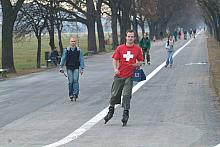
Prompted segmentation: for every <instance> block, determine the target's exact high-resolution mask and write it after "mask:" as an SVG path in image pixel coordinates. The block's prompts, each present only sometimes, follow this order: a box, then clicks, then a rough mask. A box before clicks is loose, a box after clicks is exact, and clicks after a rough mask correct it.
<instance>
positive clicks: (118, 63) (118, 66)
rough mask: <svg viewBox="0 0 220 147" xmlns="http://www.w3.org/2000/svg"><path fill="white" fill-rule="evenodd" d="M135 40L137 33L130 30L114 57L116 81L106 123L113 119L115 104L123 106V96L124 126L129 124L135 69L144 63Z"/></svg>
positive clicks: (105, 118) (113, 85)
mask: <svg viewBox="0 0 220 147" xmlns="http://www.w3.org/2000/svg"><path fill="white" fill-rule="evenodd" d="M134 40H135V32H134V31H133V30H128V31H127V32H126V43H125V44H122V45H119V46H118V47H117V49H116V50H115V52H114V54H113V55H112V58H113V68H114V81H113V84H112V89H111V99H110V101H109V103H110V106H109V112H108V114H107V115H106V116H105V117H104V120H105V123H107V122H108V121H109V120H110V119H111V118H112V117H113V114H114V108H115V104H121V95H123V100H122V107H123V108H124V111H123V116H122V120H121V121H122V124H123V126H125V125H126V124H127V121H128V118H129V109H130V101H131V96H132V87H133V81H132V76H133V73H134V70H135V68H137V67H138V66H141V65H142V63H143V56H142V51H141V48H140V47H139V46H138V45H136V44H134Z"/></svg>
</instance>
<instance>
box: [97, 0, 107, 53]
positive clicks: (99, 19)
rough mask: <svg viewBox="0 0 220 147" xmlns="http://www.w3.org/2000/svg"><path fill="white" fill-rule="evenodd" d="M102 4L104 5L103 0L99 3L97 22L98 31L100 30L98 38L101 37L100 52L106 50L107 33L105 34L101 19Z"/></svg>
mask: <svg viewBox="0 0 220 147" xmlns="http://www.w3.org/2000/svg"><path fill="white" fill-rule="evenodd" d="M101 6H102V1H100V0H99V1H98V4H97V15H96V22H97V31H98V39H99V52H104V51H105V35H104V31H103V26H102V21H101Z"/></svg>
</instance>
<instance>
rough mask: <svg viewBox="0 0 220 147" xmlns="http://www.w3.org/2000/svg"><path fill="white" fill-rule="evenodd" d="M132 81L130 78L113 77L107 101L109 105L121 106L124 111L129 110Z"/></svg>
mask: <svg viewBox="0 0 220 147" xmlns="http://www.w3.org/2000/svg"><path fill="white" fill-rule="evenodd" d="M132 87H133V81H132V78H131V77H130V78H119V77H114V81H113V84H112V89H111V99H110V101H109V103H110V105H112V106H113V105H115V104H121V95H122V96H123V99H122V107H123V108H124V110H129V109H130V101H131V96H132Z"/></svg>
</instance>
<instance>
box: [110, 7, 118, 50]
mask: <svg viewBox="0 0 220 147" xmlns="http://www.w3.org/2000/svg"><path fill="white" fill-rule="evenodd" d="M111 10H112V22H111V27H112V49H113V50H115V49H116V47H117V46H118V30H117V8H112V9H111Z"/></svg>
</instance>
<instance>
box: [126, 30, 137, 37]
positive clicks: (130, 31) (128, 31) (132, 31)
mask: <svg viewBox="0 0 220 147" xmlns="http://www.w3.org/2000/svg"><path fill="white" fill-rule="evenodd" d="M128 33H134V36H135V33H136V32H135V31H134V30H131V29H129V30H127V31H126V35H127V34H128Z"/></svg>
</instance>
